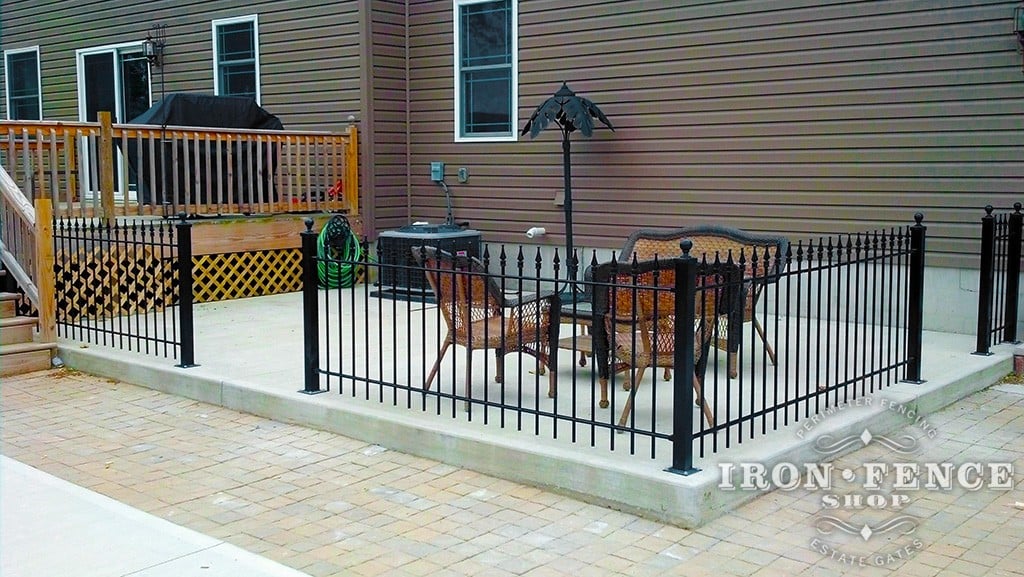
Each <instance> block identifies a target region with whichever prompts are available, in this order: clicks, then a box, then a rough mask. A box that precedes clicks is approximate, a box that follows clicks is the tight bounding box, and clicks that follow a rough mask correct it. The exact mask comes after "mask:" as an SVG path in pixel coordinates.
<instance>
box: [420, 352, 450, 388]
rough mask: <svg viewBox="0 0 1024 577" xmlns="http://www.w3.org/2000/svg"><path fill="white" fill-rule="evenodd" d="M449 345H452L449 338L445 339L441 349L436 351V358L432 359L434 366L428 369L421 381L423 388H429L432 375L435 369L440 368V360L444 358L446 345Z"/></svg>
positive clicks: (434, 374)
mask: <svg viewBox="0 0 1024 577" xmlns="http://www.w3.org/2000/svg"><path fill="white" fill-rule="evenodd" d="M450 346H452V342H451V341H449V340H445V341H444V344H443V345H441V350H440V351H438V353H437V360H436V361H434V367H433V368H431V369H430V374H429V375H427V380H426V381H424V382H423V390H425V391H429V390H430V384H431V383H433V382H434V377H436V376H437V371H438V369H440V368H441V361H442V360H443V359H444V355H445V353H447V352H448V347H450Z"/></svg>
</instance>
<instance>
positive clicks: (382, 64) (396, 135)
mask: <svg viewBox="0 0 1024 577" xmlns="http://www.w3.org/2000/svg"><path fill="white" fill-rule="evenodd" d="M405 14H406V7H405V2H401V1H384V0H376V1H374V2H373V15H372V40H371V47H372V50H373V66H372V71H373V78H372V83H373V88H372V91H373V96H372V98H373V117H374V122H373V126H372V128H373V131H374V135H373V139H372V142H370V143H369V144H370V145H371V146H372V147H373V154H374V158H373V166H374V168H373V176H374V186H373V192H374V208H373V210H374V217H375V218H374V219H373V223H372V224H373V228H375V229H376V231H380V230H388V229H394V228H398V227H400V226H403V225H405V224H408V222H409V221H408V218H409V206H408V204H409V195H408V190H409V186H408V184H409V183H408V169H407V164H408V161H407V158H406V156H407V153H408V146H407V144H408V140H409V138H408V134H407V133H408V128H409V126H408V122H407V120H408V118H407V113H406V109H407V105H406V97H407V96H408V83H407V75H408V70H407V69H406V66H407V65H408V60H407V59H406V58H405V53H406V47H405V46H406V34H407V28H406V19H405ZM364 230H365V231H366V232H367V233H369V234H371V235H374V236H375V232H376V231H374V230H373V229H371V227H370V226H367V227H366V228H365V229H364Z"/></svg>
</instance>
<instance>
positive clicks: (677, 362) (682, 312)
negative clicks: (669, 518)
mask: <svg viewBox="0 0 1024 577" xmlns="http://www.w3.org/2000/svg"><path fill="white" fill-rule="evenodd" d="M679 247H680V248H681V249H682V250H683V254H682V256H681V257H679V258H677V259H675V265H676V267H675V269H676V270H675V274H676V286H675V315H676V319H684V320H683V321H680V322H676V323H675V350H674V351H673V359H672V364H673V365H674V366H675V369H676V370H675V371H673V374H672V466H671V467H669V468H668V469H666V471H668V472H670V473H677V474H680V475H691V474H693V473H696V472H697V471H700V469H696V468H694V466H693V374H694V366H693V364H694V363H693V339H694V335H693V323H692V322H691V321H688V320H685V319H692V318H693V317H694V312H695V311H694V298H695V293H696V284H697V259H695V258H693V257H692V256H690V249H692V248H693V241H691V240H689V239H684V240H683V241H682V242H680V243H679Z"/></svg>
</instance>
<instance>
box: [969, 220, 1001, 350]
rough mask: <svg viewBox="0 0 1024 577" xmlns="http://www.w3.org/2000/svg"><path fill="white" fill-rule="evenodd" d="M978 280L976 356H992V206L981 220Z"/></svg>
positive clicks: (993, 274) (994, 239) (994, 221)
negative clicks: (990, 347) (989, 348)
mask: <svg viewBox="0 0 1024 577" xmlns="http://www.w3.org/2000/svg"><path fill="white" fill-rule="evenodd" d="M979 268H980V270H979V275H980V277H979V278H978V340H977V348H976V349H975V351H974V354H976V355H990V354H992V353H990V352H989V350H988V347H989V345H990V344H991V342H992V334H991V333H992V290H993V286H994V285H995V272H996V218H995V217H994V216H992V205H989V206H986V207H985V216H983V217H982V218H981V266H980V267H979Z"/></svg>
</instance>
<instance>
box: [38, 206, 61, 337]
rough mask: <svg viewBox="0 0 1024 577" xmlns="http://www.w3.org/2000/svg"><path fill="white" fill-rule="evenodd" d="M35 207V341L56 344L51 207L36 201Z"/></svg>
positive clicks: (55, 297) (55, 298) (55, 301)
mask: <svg viewBox="0 0 1024 577" xmlns="http://www.w3.org/2000/svg"><path fill="white" fill-rule="evenodd" d="M35 206H36V270H35V274H36V287H37V288H38V289H39V307H38V308H39V340H40V341H41V342H44V343H52V342H54V341H56V340H57V295H56V294H55V293H56V279H55V278H54V272H53V203H52V202H51V201H50V199H49V198H38V199H36V201H35Z"/></svg>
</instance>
